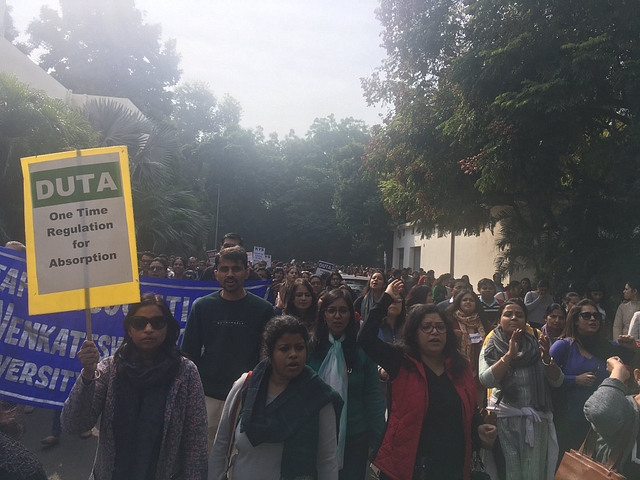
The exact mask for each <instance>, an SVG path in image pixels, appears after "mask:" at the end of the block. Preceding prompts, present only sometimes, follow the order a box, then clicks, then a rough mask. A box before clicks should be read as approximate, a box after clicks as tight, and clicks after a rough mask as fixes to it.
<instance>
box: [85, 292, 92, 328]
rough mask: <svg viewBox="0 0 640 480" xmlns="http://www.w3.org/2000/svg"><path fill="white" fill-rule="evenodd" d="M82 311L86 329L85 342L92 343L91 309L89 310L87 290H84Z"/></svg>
mask: <svg viewBox="0 0 640 480" xmlns="http://www.w3.org/2000/svg"><path fill="white" fill-rule="evenodd" d="M84 311H85V322H86V329H87V340H90V341H93V328H92V327H91V308H89V289H88V288H86V287H85V289H84Z"/></svg>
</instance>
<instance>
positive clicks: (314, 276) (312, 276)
mask: <svg viewBox="0 0 640 480" xmlns="http://www.w3.org/2000/svg"><path fill="white" fill-rule="evenodd" d="M314 278H317V279H318V280H320V283H324V282H323V281H322V277H321V276H320V275H317V274H315V273H314V274H313V275H311V276H310V277H309V284H311V280H313V279H314Z"/></svg>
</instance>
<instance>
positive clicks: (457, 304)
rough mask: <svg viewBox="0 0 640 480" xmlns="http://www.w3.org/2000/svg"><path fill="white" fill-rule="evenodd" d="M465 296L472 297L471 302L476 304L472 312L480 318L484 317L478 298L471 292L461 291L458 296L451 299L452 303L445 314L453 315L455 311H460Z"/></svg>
mask: <svg viewBox="0 0 640 480" xmlns="http://www.w3.org/2000/svg"><path fill="white" fill-rule="evenodd" d="M465 295H471V296H472V297H473V301H474V302H475V304H476V308H475V310H474V312H475V313H477V314H478V315H479V316H480V318H482V317H483V316H484V309H483V308H482V303H480V299H479V298H478V296H477V295H476V294H475V293H473V292H472V291H471V290H462V291H461V292H460V293H458V295H456V297H455V298H454V299H453V302H452V303H451V305H449V306H448V307H447V310H446V313H447V314H448V315H453V314H454V313H455V312H456V311H458V310H460V305H461V304H462V298H463V297H464V296H465Z"/></svg>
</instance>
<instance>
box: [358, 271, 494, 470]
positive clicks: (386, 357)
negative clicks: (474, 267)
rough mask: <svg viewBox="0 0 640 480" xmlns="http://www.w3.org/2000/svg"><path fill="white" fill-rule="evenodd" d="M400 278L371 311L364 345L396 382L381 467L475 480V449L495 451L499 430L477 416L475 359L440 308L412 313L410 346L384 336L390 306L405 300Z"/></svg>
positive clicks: (408, 322)
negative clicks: (468, 355) (462, 347)
mask: <svg viewBox="0 0 640 480" xmlns="http://www.w3.org/2000/svg"><path fill="white" fill-rule="evenodd" d="M401 291H402V281H400V280H395V281H393V282H391V284H389V285H388V286H387V288H386V291H385V294H384V295H383V296H382V298H381V299H380V301H379V302H378V303H376V304H375V305H374V306H373V308H372V309H371V311H370V312H369V319H368V320H367V322H366V323H365V324H364V326H363V327H362V330H361V331H360V335H359V337H358V342H359V343H360V345H361V346H362V348H363V350H364V351H365V352H366V353H367V354H368V355H369V356H370V357H371V359H372V360H374V361H375V362H377V363H378V364H379V365H380V366H381V367H382V368H384V369H385V370H386V372H387V373H388V374H389V377H390V379H391V394H392V395H391V409H390V416H389V422H388V425H387V429H386V433H385V435H384V440H383V441H382V446H381V447H380V449H379V450H378V453H377V455H376V459H375V461H374V462H373V463H374V465H375V466H376V467H377V468H379V469H380V471H381V474H380V478H381V479H382V480H387V479H403V480H405V479H406V480H408V479H423V478H434V479H435V478H437V479H439V480H454V479H455V480H469V478H470V476H471V454H472V450H473V449H474V447H475V448H479V447H480V445H483V446H484V447H486V448H491V445H492V443H493V441H494V440H495V436H496V427H495V426H493V425H482V417H481V416H480V415H479V414H477V413H476V385H475V381H474V379H473V374H472V372H471V366H470V364H469V360H467V359H466V358H465V357H463V356H462V354H461V353H460V352H459V351H458V348H457V344H458V341H457V337H456V334H455V332H454V330H453V325H452V324H451V322H450V321H449V320H447V318H446V317H445V316H444V314H443V313H442V312H440V310H438V307H437V306H436V305H434V304H428V305H414V306H413V307H411V308H410V309H409V311H408V313H407V318H406V321H405V327H404V338H403V342H402V344H400V345H398V344H396V345H390V344H388V343H385V342H384V341H383V340H381V339H380V338H379V337H378V330H379V328H380V325H381V323H382V319H383V318H384V317H385V315H386V314H387V309H388V308H389V306H390V305H391V304H392V303H393V302H394V301H398V300H399V299H400V298H401V295H400V293H401Z"/></svg>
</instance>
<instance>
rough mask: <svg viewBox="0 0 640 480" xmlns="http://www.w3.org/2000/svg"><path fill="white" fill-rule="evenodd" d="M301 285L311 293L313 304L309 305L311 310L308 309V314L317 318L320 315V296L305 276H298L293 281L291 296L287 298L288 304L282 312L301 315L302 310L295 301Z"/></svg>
mask: <svg viewBox="0 0 640 480" xmlns="http://www.w3.org/2000/svg"><path fill="white" fill-rule="evenodd" d="M299 286H303V287H304V288H306V289H307V291H308V292H309V293H310V294H311V305H310V306H309V310H308V311H307V316H311V315H312V316H313V317H312V318H313V319H314V320H315V318H316V317H317V316H318V297H317V296H316V294H315V293H314V291H313V287H312V286H311V284H310V283H309V282H308V281H307V280H305V279H304V278H296V280H295V281H294V282H293V285H292V287H291V292H290V293H289V297H288V298H287V304H286V305H285V307H284V311H283V312H282V313H285V314H286V315H294V316H300V312H298V309H297V308H296V307H295V305H294V303H293V302H294V300H295V296H296V289H297V288H298V287H299Z"/></svg>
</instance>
